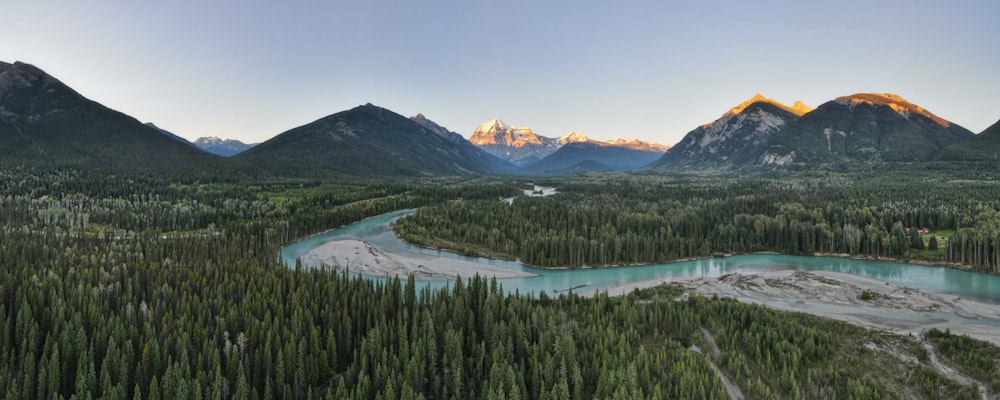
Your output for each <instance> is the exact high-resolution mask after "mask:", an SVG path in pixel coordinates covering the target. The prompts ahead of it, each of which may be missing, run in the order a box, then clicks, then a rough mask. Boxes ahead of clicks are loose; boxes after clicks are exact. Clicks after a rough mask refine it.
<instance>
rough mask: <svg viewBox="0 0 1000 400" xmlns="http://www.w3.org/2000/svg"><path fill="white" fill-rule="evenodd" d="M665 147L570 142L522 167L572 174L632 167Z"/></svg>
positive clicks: (648, 160) (651, 158) (649, 160)
mask: <svg viewBox="0 0 1000 400" xmlns="http://www.w3.org/2000/svg"><path fill="white" fill-rule="evenodd" d="M662 155H663V152H662V151H656V150H654V151H647V150H636V149H635V148H633V147H630V146H628V145H625V146H622V145H613V144H609V143H604V142H597V141H587V142H570V143H567V144H565V145H563V146H562V147H561V148H559V150H556V152H555V153H552V154H550V155H548V156H547V157H545V158H543V159H541V160H539V161H537V162H534V163H531V164H529V165H526V166H523V167H521V169H520V170H519V171H521V172H522V173H530V174H555V175H558V174H569V173H578V172H581V171H582V170H615V171H633V170H637V169H640V168H642V167H645V166H646V165H648V164H649V163H652V162H654V161H656V160H658V159H659V158H660V157H661V156H662Z"/></svg>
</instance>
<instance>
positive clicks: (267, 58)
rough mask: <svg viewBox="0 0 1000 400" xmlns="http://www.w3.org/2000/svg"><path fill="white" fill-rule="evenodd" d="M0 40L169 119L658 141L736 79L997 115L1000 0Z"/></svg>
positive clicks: (190, 21)
mask: <svg viewBox="0 0 1000 400" xmlns="http://www.w3.org/2000/svg"><path fill="white" fill-rule="evenodd" d="M5 13H6V15H8V18H6V19H5V21H4V23H3V24H2V25H0V60H2V61H5V62H14V61H23V62H27V63H30V64H33V65H35V66H37V67H39V68H41V69H43V70H45V71H46V72H48V73H50V74H52V75H54V76H55V77H56V78H58V79H60V80H61V81H63V82H64V83H66V84H67V85H69V86H70V87H72V88H74V89H76V90H77V91H79V92H80V93H81V94H83V95H84V96H86V97H88V98H90V99H92V100H95V101H98V102H100V103H102V104H104V105H106V106H108V107H111V108H113V109H116V110H118V111H121V112H124V113H126V114H129V115H131V116H133V117H135V118H137V119H139V120H141V121H143V122H153V123H155V124H156V125H158V126H159V127H161V128H163V129H167V130H169V131H172V132H174V133H176V134H178V135H180V136H183V137H185V138H187V139H190V140H193V139H195V138H197V137H201V136H219V137H225V138H233V139H239V140H242V141H244V142H247V143H252V142H261V141H264V140H267V139H269V138H271V137H273V136H274V135H277V134H279V133H281V132H283V131H285V130H287V129H291V128H293V127H296V126H300V125H303V124H306V123H309V122H312V121H314V120H316V119H318V118H321V117H323V116H326V115H329V114H332V113H335V112H338V111H342V110H346V109H349V108H353V107H355V106H357V105H360V104H364V103H368V102H371V103H373V104H376V105H378V106H381V107H386V108H388V109H390V110H393V111H396V112H399V113H401V114H403V115H407V116H411V115H416V114H417V113H423V114H424V115H426V116H427V118H429V119H431V120H434V121H435V122H437V123H439V124H441V125H443V126H445V127H446V128H448V129H450V130H452V131H455V132H458V133H460V134H462V135H463V136H465V137H468V136H469V135H470V134H471V133H472V131H473V130H474V129H475V127H476V126H477V125H479V124H481V123H483V122H485V121H488V120H491V119H494V118H499V119H502V120H503V121H504V122H506V123H509V124H514V125H520V126H528V127H531V128H532V129H533V130H534V131H535V132H536V133H537V134H540V135H544V136H548V137H559V136H561V135H564V134H566V133H568V132H570V131H576V132H581V133H585V134H587V135H588V136H590V137H592V138H595V139H600V140H607V139H613V138H617V137H623V138H629V139H631V138H637V139H641V140H646V141H651V142H657V143H662V144H668V145H673V144H675V143H676V142H677V141H679V140H680V139H681V138H682V137H683V135H684V134H685V133H687V132H688V131H690V130H691V129H694V128H695V127H698V126H699V125H702V124H705V123H708V122H711V121H713V120H715V119H716V118H718V117H719V116H720V115H722V114H723V113H724V112H726V111H727V110H729V109H730V108H732V107H733V106H735V105H737V104H739V103H741V102H742V101H744V100H746V99H748V98H750V97H751V96H753V95H754V94H755V93H761V94H763V95H765V96H767V97H770V98H773V99H776V100H778V101H781V102H783V103H786V104H789V105H790V104H792V103H793V102H794V101H796V100H802V101H803V102H805V103H806V104H808V105H809V106H811V107H817V106H819V105H820V104H822V103H823V102H825V101H828V100H832V99H833V98H835V97H838V96H845V95H850V94H853V93H858V92H891V93H896V94H899V95H901V96H903V97H904V98H906V99H908V100H910V101H912V102H914V103H916V104H918V105H920V106H922V107H923V108H925V109H927V110H929V111H931V112H933V113H935V114H937V115H938V116H940V117H942V118H945V119H948V120H950V121H952V122H954V123H957V124H959V125H962V126H964V127H965V128H968V129H969V130H971V131H973V132H977V133H978V132H980V131H982V130H983V129H985V128H986V127H988V126H989V125H991V124H992V123H994V122H996V121H997V119H998V118H1000V96H998V94H1000V74H998V73H997V71H1000V52H998V51H996V50H997V49H998V44H1000V43H998V42H1000V24H996V23H995V21H993V20H994V19H995V16H996V15H1000V3H998V2H992V1H956V2H947V3H937V2H935V3H926V4H925V3H913V2H906V1H901V0H892V1H882V2H865V1H855V0H849V1H842V2H835V3H822V4H812V3H806V4H802V3H793V2H786V1H771V2H764V3H753V2H736V1H725V2H711V3H704V2H700V3H696V4H685V3H679V4H675V3H672V2H669V3H661V2H629V3H626V4H623V3H613V4H612V3H601V2H590V1H587V2H529V1H513V2H503V3H500V4H497V3H489V2H478V1H475V2H453V1H434V2H404V1H395V0H390V1H372V2H352V3H339V2H331V3H326V2H314V1H292V2H282V3H273V4H272V3H270V2H264V1H258V0H252V1H240V2H237V1H233V0H224V1H217V2H207V3H205V2H194V1H188V0H184V1H178V2H156V3H147V2H140V3H135V2H124V1H113V0H97V1H93V2H85V3H83V2H73V1H68V0H53V1H46V2H16V3H13V4H9V5H7V6H6V7H5Z"/></svg>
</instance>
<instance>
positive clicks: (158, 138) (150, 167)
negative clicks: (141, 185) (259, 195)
mask: <svg viewBox="0 0 1000 400" xmlns="http://www.w3.org/2000/svg"><path fill="white" fill-rule="evenodd" d="M0 143H2V146H0V165H8V166H26V167H30V168H42V169H49V168H67V167H69V168H82V169H91V170H100V171H113V172H124V173H132V172H136V173H171V174H193V173H202V172H206V171H209V170H214V169H216V168H221V165H222V164H221V162H220V160H219V159H218V157H215V156H213V155H210V154H206V153H204V152H201V151H200V150H198V149H195V148H193V147H192V146H189V145H186V144H184V143H182V142H180V141H177V140H175V139H174V138H171V137H168V136H167V135H164V134H162V133H161V132H159V131H158V130H156V129H154V128H151V127H148V126H146V125H143V124H142V123H140V122H139V121H137V120H136V119H135V118H132V117H129V116H127V115H125V114H122V113H120V112H117V111H114V110H111V109H109V108H107V107H104V106H102V105H101V104H98V103H96V102H94V101H91V100H88V99H87V98H85V97H83V96H82V95H80V94H79V93H77V92H76V91H74V90H73V89H71V88H69V87H68V86H66V85H65V84H63V83H62V82H60V81H59V80H57V79H56V78H54V77H52V76H50V75H48V74H46V73H45V72H44V71H42V70H41V69H38V68H36V67H34V66H32V65H29V64H25V63H21V62H15V63H14V64H8V63H3V62H0Z"/></svg>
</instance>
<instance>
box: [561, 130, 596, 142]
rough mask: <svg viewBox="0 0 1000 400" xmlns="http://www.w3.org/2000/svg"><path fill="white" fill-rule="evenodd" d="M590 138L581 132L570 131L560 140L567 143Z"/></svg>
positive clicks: (587, 140)
mask: <svg viewBox="0 0 1000 400" xmlns="http://www.w3.org/2000/svg"><path fill="white" fill-rule="evenodd" d="M589 141H590V138H588V137H587V135H584V134H582V133H579V132H570V133H567V134H565V135H562V136H560V137H559V142H560V143H562V144H566V143H581V142H584V143H585V142H589Z"/></svg>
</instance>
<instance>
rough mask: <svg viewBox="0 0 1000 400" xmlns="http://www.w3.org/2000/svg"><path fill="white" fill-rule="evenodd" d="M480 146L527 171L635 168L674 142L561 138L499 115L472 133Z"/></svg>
mask: <svg viewBox="0 0 1000 400" xmlns="http://www.w3.org/2000/svg"><path fill="white" fill-rule="evenodd" d="M469 142H471V143H472V144H474V145H476V146H477V147H478V148H480V149H483V150H484V151H486V152H488V153H490V154H492V155H494V156H496V157H497V158H500V159H503V160H506V161H509V162H511V163H513V164H514V165H517V166H518V169H517V170H516V171H517V172H519V173H523V174H557V175H561V174H570V173H580V172H586V171H593V170H614V171H633V170H637V169H640V168H642V167H644V166H646V165H647V164H649V163H651V162H653V161H655V160H657V159H659V158H660V156H662V155H663V153H664V152H666V151H667V149H669V148H670V146H664V145H661V144H656V143H649V142H644V141H640V140H626V139H615V140H611V141H607V142H603V141H598V140H593V139H590V138H589V137H587V135H585V134H583V133H579V132H570V133H567V134H565V135H562V136H560V137H558V138H550V137H546V136H541V135H538V134H536V133H535V132H534V131H533V130H532V129H531V128H527V127H519V126H513V125H507V124H506V123H504V122H503V121H501V120H499V119H493V120H490V121H487V122H485V123H483V124H480V125H479V126H478V127H476V130H475V131H473V133H472V136H470V137H469Z"/></svg>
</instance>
